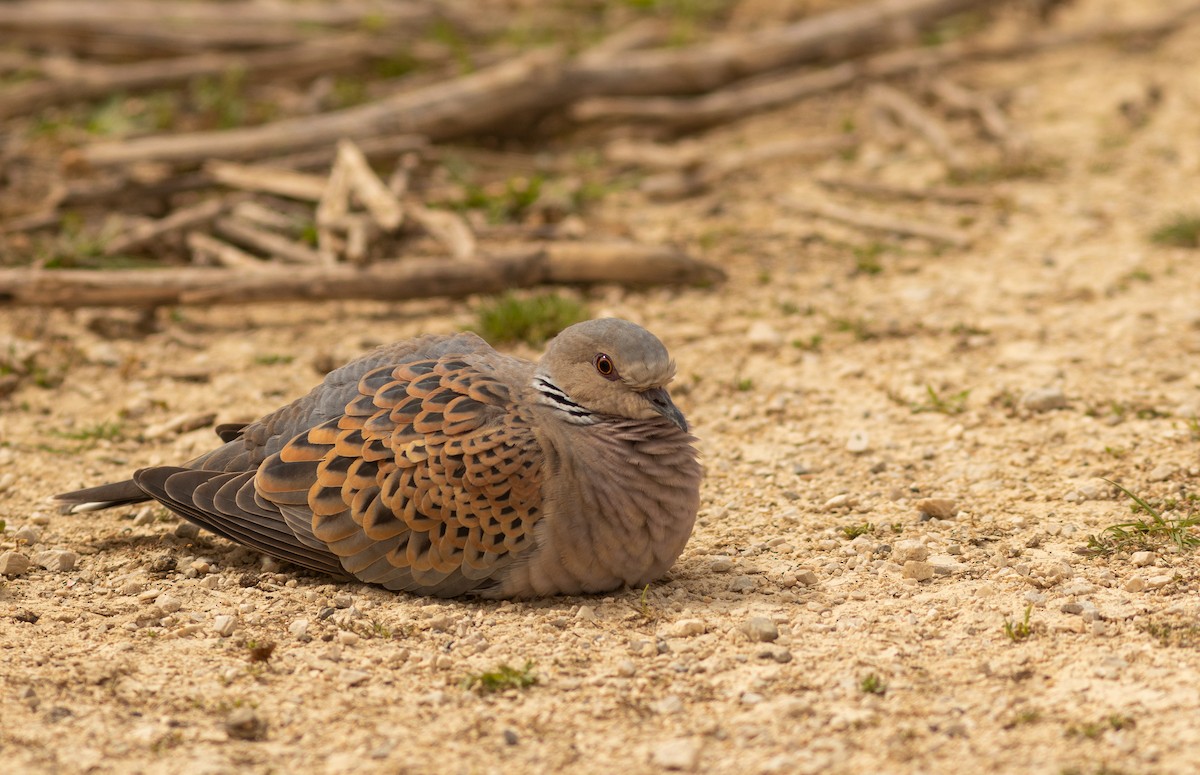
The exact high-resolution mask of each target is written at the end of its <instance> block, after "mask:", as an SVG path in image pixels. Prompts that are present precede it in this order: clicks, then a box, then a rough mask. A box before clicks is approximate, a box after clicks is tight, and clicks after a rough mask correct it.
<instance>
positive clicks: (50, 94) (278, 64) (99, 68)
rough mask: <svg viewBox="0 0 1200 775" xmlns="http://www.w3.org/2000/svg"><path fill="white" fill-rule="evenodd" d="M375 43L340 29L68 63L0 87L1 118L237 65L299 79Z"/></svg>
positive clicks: (354, 60)
mask: <svg viewBox="0 0 1200 775" xmlns="http://www.w3.org/2000/svg"><path fill="white" fill-rule="evenodd" d="M378 48H379V47H378V45H377V44H373V43H372V40H371V39H370V38H368V37H366V36H364V35H340V36H336V37H327V38H323V39H318V40H314V41H311V42H305V43H302V44H300V45H298V46H289V47H287V48H282V49H274V50H267V51H255V52H245V53H237V52H234V53H213V52H208V53H202V54H195V55H192V56H185V57H177V58H168V59H153V60H150V61H145V62H133V63H129V64H118V65H106V64H96V63H88V64H87V65H82V64H79V63H77V62H72V63H71V72H69V73H63V72H58V73H55V74H54V76H55V77H54V78H53V79H52V80H49V81H31V82H28V83H21V84H16V85H14V86H12V87H9V88H7V89H5V90H4V92H2V93H0V118H6V117H8V116H15V115H20V114H25V113H31V112H33V111H35V110H40V109H41V108H44V107H46V106H48V105H58V104H62V103H65V102H72V101H74V100H87V99H95V98H97V97H103V96H106V95H109V94H112V93H114V92H133V91H141V90H146V89H156V88H162V87H164V86H170V85H173V84H179V83H185V82H187V81H190V80H192V79H194V78H200V77H206V76H207V77H216V76H220V75H223V74H224V73H227V72H231V71H237V72H241V73H244V74H245V75H248V76H251V77H255V78H279V77H281V76H286V77H287V78H288V79H290V80H303V79H305V78H309V77H312V76H313V75H317V74H322V73H331V72H338V71H341V70H346V69H349V68H352V67H355V66H357V65H360V64H361V63H362V62H363V61H364V60H365V59H368V58H369V57H370V56H372V54H373V53H377V51H378Z"/></svg>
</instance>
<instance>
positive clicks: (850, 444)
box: [846, 430, 871, 455]
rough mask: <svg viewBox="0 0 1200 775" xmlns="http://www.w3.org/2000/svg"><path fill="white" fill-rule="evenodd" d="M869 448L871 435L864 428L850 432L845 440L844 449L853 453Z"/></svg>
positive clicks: (857, 453)
mask: <svg viewBox="0 0 1200 775" xmlns="http://www.w3.org/2000/svg"><path fill="white" fill-rule="evenodd" d="M870 449H871V436H870V434H868V433H867V432H866V431H864V430H857V431H851V432H850V438H848V439H847V440H846V451H847V452H853V453H854V454H855V455H861V454H862V453H864V452H867V451H868V450H870Z"/></svg>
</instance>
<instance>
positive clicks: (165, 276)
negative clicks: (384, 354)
mask: <svg viewBox="0 0 1200 775" xmlns="http://www.w3.org/2000/svg"><path fill="white" fill-rule="evenodd" d="M723 277H724V273H723V272H722V271H721V270H720V269H717V268H716V267H713V266H711V265H708V264H704V263H701V262H699V261H696V260H695V259H693V258H690V257H689V256H687V255H686V254H684V253H681V252H679V251H676V250H673V249H670V248H656V247H647V246H642V245H631V244H627V243H615V244H606V243H556V244H546V245H534V246H529V247H527V248H524V249H519V250H517V251H516V252H513V253H508V254H505V255H497V256H488V257H486V258H484V259H481V260H477V261H447V260H445V259H444V258H437V259H406V260H403V261H389V262H382V263H376V264H373V265H370V266H367V267H352V266H348V265H338V266H329V267H287V268H286V269H275V270H274V271H261V272H251V273H247V272H244V271H240V270H238V269H205V268H186V269H157V270H139V271H107V272H95V271H87V270H31V269H0V306H50V307H58V308H76V307H110V306H134V307H155V306H163V305H173V304H239V303H246V302H265V301H297V300H308V301H318V300H320V301H325V300H333V299H379V300H386V301H398V300H402V299H415V298H429V297H433V296H442V297H450V298H461V297H464V296H469V295H472V294H476V293H499V292H501V291H504V290H508V289H510V288H520V287H528V286H532V285H538V284H541V283H584V284H586V283H597V282H603V283H622V284H630V285H650V284H709V283H713V282H717V281H719V280H721V279H723Z"/></svg>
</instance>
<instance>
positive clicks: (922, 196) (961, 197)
mask: <svg viewBox="0 0 1200 775" xmlns="http://www.w3.org/2000/svg"><path fill="white" fill-rule="evenodd" d="M817 182H818V183H820V184H821V185H822V186H825V187H826V188H830V189H834V190H841V191H850V192H852V193H855V194H863V195H865V196H873V197H880V198H884V199H914V200H928V201H934V202H946V203H949V204H972V205H977V204H987V203H989V202H994V201H996V200H997V199H999V198H1000V197H999V195H998V194H997V193H996V192H995V191H993V190H991V189H988V188H982V187H966V186H930V187H928V188H915V187H910V186H893V185H888V184H886V183H874V182H871V181H866V180H849V179H845V178H819V179H818V180H817Z"/></svg>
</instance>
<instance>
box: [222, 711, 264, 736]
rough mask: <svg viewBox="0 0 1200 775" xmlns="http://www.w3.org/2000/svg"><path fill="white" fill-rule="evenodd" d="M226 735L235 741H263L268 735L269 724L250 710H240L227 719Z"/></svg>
mask: <svg viewBox="0 0 1200 775" xmlns="http://www.w3.org/2000/svg"><path fill="white" fill-rule="evenodd" d="M225 733H226V734H227V735H229V736H230V737H231V738H233V739H234V740H262V739H263V738H264V737H266V735H267V722H265V721H263V720H262V719H261V718H259V717H258V714H257V713H255V712H254V711H253V710H251V709H250V708H238V709H236V710H234V711H233V712H232V713H230V714H229V717H228V718H227V719H225Z"/></svg>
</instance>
